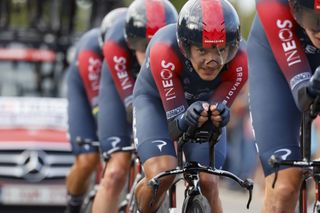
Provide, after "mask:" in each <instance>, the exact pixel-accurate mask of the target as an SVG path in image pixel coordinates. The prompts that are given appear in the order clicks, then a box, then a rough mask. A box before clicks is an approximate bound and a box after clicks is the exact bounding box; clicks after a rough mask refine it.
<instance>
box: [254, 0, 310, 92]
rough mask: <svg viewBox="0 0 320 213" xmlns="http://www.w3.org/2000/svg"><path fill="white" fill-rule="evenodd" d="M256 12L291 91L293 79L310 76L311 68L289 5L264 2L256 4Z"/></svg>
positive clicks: (294, 82) (271, 1) (271, 0)
mask: <svg viewBox="0 0 320 213" xmlns="http://www.w3.org/2000/svg"><path fill="white" fill-rule="evenodd" d="M257 11H258V14H259V17H260V19H261V23H262V25H263V27H264V30H265V33H266V35H267V38H268V41H269V43H270V46H271V49H272V52H273V54H274V56H275V58H276V60H277V62H278V64H279V66H280V68H281V71H282V73H283V74H284V76H285V77H286V80H287V82H288V83H289V85H290V87H291V89H293V88H294V87H295V85H296V83H297V81H296V80H295V78H294V77H295V76H297V75H299V74H300V73H310V74H311V68H310V65H309V62H308V59H307V57H306V55H305V53H304V49H303V47H302V44H301V42H300V40H299V38H298V36H297V34H296V31H297V27H298V25H297V23H296V22H295V21H294V19H293V17H292V15H291V13H290V8H289V5H288V4H281V3H279V2H277V1H275V0H264V1H260V2H258V4H257Z"/></svg>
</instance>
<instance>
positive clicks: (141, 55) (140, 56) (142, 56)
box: [135, 50, 146, 66]
mask: <svg viewBox="0 0 320 213" xmlns="http://www.w3.org/2000/svg"><path fill="white" fill-rule="evenodd" d="M135 52H136V57H137V60H138V63H139V64H140V66H141V65H142V64H143V62H144V59H145V58H146V52H145V51H140V50H136V51H135Z"/></svg>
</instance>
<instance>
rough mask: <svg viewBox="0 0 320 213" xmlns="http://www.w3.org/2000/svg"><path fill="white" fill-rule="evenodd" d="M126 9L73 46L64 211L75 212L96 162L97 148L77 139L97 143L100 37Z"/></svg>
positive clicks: (119, 10) (114, 14)
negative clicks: (69, 150) (70, 160)
mask: <svg viewBox="0 0 320 213" xmlns="http://www.w3.org/2000/svg"><path fill="white" fill-rule="evenodd" d="M126 10H127V9H126V8H118V9H115V10H113V11H111V12H110V13H109V14H107V15H106V17H105V18H104V19H103V21H102V24H101V27H100V28H94V29H92V30H90V31H88V32H86V33H85V34H84V35H83V36H82V38H81V39H80V40H79V42H78V43H77V45H76V56H75V58H74V60H73V61H72V63H71V64H70V66H69V68H68V71H67V85H68V92H67V99H68V122H69V134H70V142H71V146H72V151H73V153H74V155H75V156H76V158H75V162H74V164H73V166H72V167H71V169H70V172H69V174H68V175H67V178H66V185H67V192H68V195H69V196H68V203H67V210H66V211H67V212H79V210H80V207H81V204H82V201H83V197H84V194H85V192H86V190H87V187H88V181H89V178H90V176H91V174H92V173H93V171H94V170H95V169H96V168H97V165H98V163H99V152H98V149H97V147H92V146H79V145H78V144H77V141H76V140H77V137H80V138H81V139H90V140H92V141H97V140H98V137H97V126H96V120H95V116H96V113H97V112H98V102H97V100H98V93H99V83H100V81H99V80H100V71H101V64H102V60H103V54H102V49H101V44H102V43H103V42H102V35H103V34H104V33H105V32H106V31H107V30H108V28H109V26H110V24H111V23H113V21H114V20H115V19H116V18H117V17H118V16H120V15H123V14H124V13H125V12H126Z"/></svg>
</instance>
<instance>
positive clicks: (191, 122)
mask: <svg viewBox="0 0 320 213" xmlns="http://www.w3.org/2000/svg"><path fill="white" fill-rule="evenodd" d="M202 104H203V102H202V101H196V102H194V103H192V104H191V105H190V106H189V107H188V109H187V110H186V111H185V112H184V113H183V114H182V115H180V116H179V117H178V118H177V124H178V128H179V129H180V130H181V131H183V132H185V131H187V129H188V127H197V125H198V120H199V117H200V114H201V112H202V111H203V106H202Z"/></svg>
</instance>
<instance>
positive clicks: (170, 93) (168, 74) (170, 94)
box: [160, 60, 176, 101]
mask: <svg viewBox="0 0 320 213" xmlns="http://www.w3.org/2000/svg"><path fill="white" fill-rule="evenodd" d="M174 69H175V66H174V64H173V63H171V62H169V63H167V62H166V61H165V60H162V61H161V72H160V76H161V78H162V80H161V82H162V86H163V88H164V92H165V97H166V100H167V101H169V100H171V99H174V98H176V93H175V91H174V85H173V80H172V77H173V73H172V72H173V71H174Z"/></svg>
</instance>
